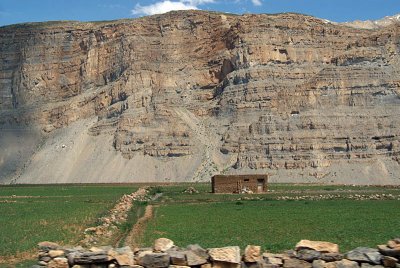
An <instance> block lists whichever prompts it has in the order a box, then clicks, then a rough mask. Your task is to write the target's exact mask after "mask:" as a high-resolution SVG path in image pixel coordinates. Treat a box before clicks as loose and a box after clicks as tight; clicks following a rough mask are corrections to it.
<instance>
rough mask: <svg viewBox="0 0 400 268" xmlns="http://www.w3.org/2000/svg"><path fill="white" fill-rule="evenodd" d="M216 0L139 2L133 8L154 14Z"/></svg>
mask: <svg viewBox="0 0 400 268" xmlns="http://www.w3.org/2000/svg"><path fill="white" fill-rule="evenodd" d="M257 1H258V0H257ZM214 2H215V0H178V1H170V0H164V1H161V2H156V3H154V4H151V5H147V6H142V5H140V4H137V5H136V6H135V8H134V9H133V10H132V14H134V15H154V14H162V13H166V12H169V11H172V10H190V9H199V7H198V6H199V5H203V4H207V3H214Z"/></svg>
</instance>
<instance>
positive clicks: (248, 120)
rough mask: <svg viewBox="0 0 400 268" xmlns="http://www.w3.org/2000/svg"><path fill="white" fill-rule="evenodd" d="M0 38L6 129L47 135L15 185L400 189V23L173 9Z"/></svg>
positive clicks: (16, 31) (17, 29)
mask: <svg viewBox="0 0 400 268" xmlns="http://www.w3.org/2000/svg"><path fill="white" fill-rule="evenodd" d="M0 37H1V38H0V59H1V61H2V64H1V65H0V124H1V125H2V128H3V129H5V128H7V129H14V128H15V127H16V126H18V127H21V125H22V126H24V127H26V126H34V127H35V128H39V129H40V131H41V132H42V134H43V137H44V138H43V139H44V140H43V141H42V143H41V146H39V147H38V148H37V150H36V151H35V153H34V154H33V155H31V156H30V160H29V161H28V163H27V164H25V167H23V168H22V169H21V168H19V172H17V173H18V176H14V180H16V182H41V183H43V182H96V181H104V182H107V181H110V182H113V181H185V180H209V179H210V175H212V174H216V173H269V174H271V180H272V181H300V182H319V181H320V182H340V183H368V184H369V183H384V184H393V183H395V184H398V183H400V178H399V177H400V176H399V174H400V165H399V162H400V160H399V159H400V158H399V151H400V143H399V135H400V127H399V126H400V118H399V116H398V115H399V114H400V106H399V104H400V96H399V94H400V56H399V53H400V44H399V42H400V41H399V40H400V38H399V37H400V27H399V26H398V25H397V24H392V25H389V26H388V27H384V28H381V29H376V30H361V29H355V28H350V27H346V26H342V25H335V24H331V23H327V22H326V21H323V20H320V19H317V18H314V17H310V16H305V15H298V14H278V15H243V16H234V15H227V14H219V13H212V12H203V11H185V12H183V11H180V12H171V13H167V14H165V15H157V16H151V17H145V18H140V19H134V20H121V21H113V22H99V23H80V22H56V23H37V24H36V23H34V24H20V25H12V26H8V27H2V28H0ZM24 159H25V158H24ZM21 162H22V161H21ZM0 165H3V166H6V165H9V161H8V158H7V156H3V161H2V162H1V163H0ZM20 166H21V167H22V166H23V163H21V165H20ZM44 167H46V168H44ZM110 169H111V170H112V171H110ZM46 170H47V172H48V171H57V172H52V174H53V178H52V177H51V176H48V174H46ZM149 170H151V171H149ZM102 174H104V175H102ZM105 174H107V175H105ZM80 176H81V177H80ZM7 177H8V178H11V177H12V176H11V175H10V176H7Z"/></svg>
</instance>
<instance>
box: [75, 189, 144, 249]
mask: <svg viewBox="0 0 400 268" xmlns="http://www.w3.org/2000/svg"><path fill="white" fill-rule="evenodd" d="M148 193H149V192H148V190H147V188H139V189H138V190H137V191H136V192H134V193H131V194H129V195H123V196H122V197H121V198H120V199H119V201H118V202H117V204H116V205H115V206H114V207H113V208H112V209H111V210H110V211H109V213H108V214H107V215H106V216H104V217H102V218H100V219H99V222H100V224H99V225H97V226H95V227H89V228H86V229H85V231H84V234H85V238H84V239H83V240H82V241H81V244H82V245H85V246H91V245H96V244H98V243H99V242H101V241H102V240H103V241H104V240H107V239H109V238H111V237H112V236H113V234H114V232H115V230H117V229H118V225H119V224H121V223H123V222H125V221H126V220H127V218H128V212H129V210H130V209H131V207H132V205H133V202H134V201H148V200H149V199H150V197H149V196H148Z"/></svg>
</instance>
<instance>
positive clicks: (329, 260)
mask: <svg viewBox="0 0 400 268" xmlns="http://www.w3.org/2000/svg"><path fill="white" fill-rule="evenodd" d="M39 247H40V252H39V264H38V265H36V266H35V267H36V268H38V267H51V268H70V267H72V268H112V267H125V268H129V267H130V268H189V267H195V268H278V267H284V268H360V267H361V268H368V267H376V268H379V267H382V268H383V267H391V268H400V263H399V258H400V239H394V240H390V241H389V242H388V243H387V245H380V246H378V248H375V249H374V248H365V247H359V248H356V249H354V250H351V251H349V252H347V253H346V254H341V253H340V252H339V247H338V245H337V244H333V243H330V242H322V241H309V240H301V241H300V242H299V243H298V244H297V245H296V248H295V250H290V251H287V252H285V253H283V254H273V253H269V252H264V253H262V252H261V247H260V246H254V245H249V246H247V247H246V249H245V250H244V252H243V255H242V254H241V252H240V248H239V247H237V246H231V247H223V248H209V249H203V248H202V247H200V246H199V245H189V246H188V247H186V248H178V247H177V246H175V245H174V242H173V241H171V240H170V239H167V238H160V239H157V240H156V241H155V243H154V246H153V247H152V248H140V249H135V250H134V251H132V250H131V249H130V248H129V247H124V248H117V249H114V248H111V247H100V248H91V249H89V250H85V249H83V248H81V247H77V248H62V247H59V246H58V245H57V244H54V243H50V242H42V243H40V244H39Z"/></svg>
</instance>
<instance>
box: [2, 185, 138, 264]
mask: <svg viewBox="0 0 400 268" xmlns="http://www.w3.org/2000/svg"><path fill="white" fill-rule="evenodd" d="M136 188H137V187H133V186H129V185H110V186H105V185H50V186H43V185H41V186H2V187H0V215H1V216H0V257H6V256H13V255H18V253H22V252H26V251H32V250H36V245H37V243H38V242H40V241H45V240H48V241H54V242H59V243H61V244H73V243H76V242H78V241H79V240H80V239H82V234H83V230H84V229H85V228H87V227H89V226H93V225H94V224H95V223H96V219H98V218H99V217H100V216H102V215H103V214H104V213H106V212H107V210H108V209H109V208H111V207H112V206H113V205H114V204H115V202H116V201H117V200H118V199H119V198H120V197H121V196H122V195H123V194H126V193H132V192H133V191H135V190H136Z"/></svg>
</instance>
